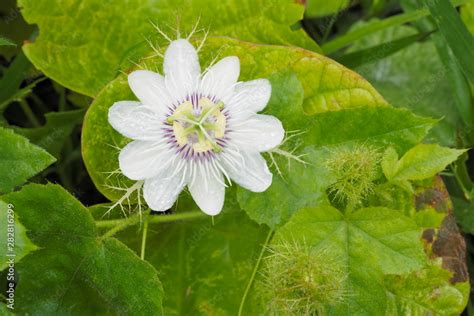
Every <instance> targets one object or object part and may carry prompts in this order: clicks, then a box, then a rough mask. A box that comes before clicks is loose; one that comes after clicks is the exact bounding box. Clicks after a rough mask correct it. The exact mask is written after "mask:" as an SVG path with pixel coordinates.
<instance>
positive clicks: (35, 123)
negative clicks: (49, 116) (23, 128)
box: [19, 100, 41, 127]
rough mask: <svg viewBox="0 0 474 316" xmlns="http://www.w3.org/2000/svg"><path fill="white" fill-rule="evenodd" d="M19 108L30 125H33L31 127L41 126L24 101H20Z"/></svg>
mask: <svg viewBox="0 0 474 316" xmlns="http://www.w3.org/2000/svg"><path fill="white" fill-rule="evenodd" d="M19 102H20V106H21V109H22V110H23V112H24V113H25V115H26V117H27V118H28V120H29V121H30V123H31V124H32V125H33V127H40V126H41V124H40V122H39V121H38V119H37V118H36V116H35V115H34V114H33V111H32V110H31V108H30V106H29V105H28V103H27V102H26V101H25V100H20V101H19Z"/></svg>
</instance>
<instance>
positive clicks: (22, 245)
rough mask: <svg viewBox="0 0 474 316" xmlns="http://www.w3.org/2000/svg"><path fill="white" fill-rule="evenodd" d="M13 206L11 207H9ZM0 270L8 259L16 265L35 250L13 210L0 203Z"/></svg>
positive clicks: (4, 266)
mask: <svg viewBox="0 0 474 316" xmlns="http://www.w3.org/2000/svg"><path fill="white" fill-rule="evenodd" d="M10 206H13V205H10ZM0 219H1V221H0V222H1V223H2V225H1V226H0V236H2V238H1V239H0V258H3V259H2V262H1V263H0V270H3V269H5V268H6V267H8V264H9V263H8V262H7V260H8V259H11V260H14V262H15V263H18V262H19V261H20V260H21V259H22V258H23V257H24V256H26V255H27V254H28V253H30V252H32V251H34V250H36V249H37V248H38V247H36V246H35V245H34V244H33V243H32V242H31V240H30V239H29V238H28V236H27V235H26V229H25V227H24V226H23V225H22V224H21V223H20V221H19V220H18V217H17V216H16V214H15V209H14V208H13V207H9V206H8V205H7V204H6V203H5V202H2V201H0Z"/></svg>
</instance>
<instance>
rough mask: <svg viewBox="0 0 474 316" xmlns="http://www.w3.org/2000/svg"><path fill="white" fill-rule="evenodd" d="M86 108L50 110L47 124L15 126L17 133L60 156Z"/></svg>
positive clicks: (57, 156)
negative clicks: (29, 126)
mask: <svg viewBox="0 0 474 316" xmlns="http://www.w3.org/2000/svg"><path fill="white" fill-rule="evenodd" d="M84 114H85V111H84V110H82V109H81V110H73V111H67V112H50V113H47V114H46V115H45V117H46V124H45V125H44V126H41V127H37V128H19V127H16V128H14V130H15V132H16V133H17V134H20V135H23V136H25V137H27V138H28V139H29V140H30V141H31V142H32V143H34V144H36V145H38V146H40V147H42V148H44V149H45V150H47V151H48V152H49V153H51V154H52V155H53V156H55V157H56V158H59V155H60V152H61V148H62V147H63V144H64V142H65V141H66V139H67V138H68V137H69V135H70V134H71V132H72V130H73V129H74V127H75V126H76V125H78V124H79V123H81V122H82V119H83V117H84Z"/></svg>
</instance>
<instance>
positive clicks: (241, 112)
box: [109, 39, 285, 215]
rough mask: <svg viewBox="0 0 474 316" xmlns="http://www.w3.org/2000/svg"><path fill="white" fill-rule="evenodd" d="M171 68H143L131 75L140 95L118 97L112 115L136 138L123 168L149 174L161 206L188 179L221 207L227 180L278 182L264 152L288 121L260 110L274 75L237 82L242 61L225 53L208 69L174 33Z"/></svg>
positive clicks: (251, 186) (148, 197) (150, 199)
mask: <svg viewBox="0 0 474 316" xmlns="http://www.w3.org/2000/svg"><path fill="white" fill-rule="evenodd" d="M163 68H164V76H161V75H160V74H158V73H155V72H152V71H148V70H137V71H134V72H132V73H130V75H129V76H128V83H129V85H130V88H131V89H132V91H133V93H134V94H135V95H136V96H137V98H138V99H139V100H140V101H139V102H135V101H120V102H116V103H115V104H114V105H113V106H112V107H111V108H110V110H109V122H110V124H111V125H112V126H113V128H114V129H116V130H117V131H118V132H119V133H121V134H122V135H124V136H126V137H128V138H131V139H133V141H132V142H131V143H129V144H128V145H127V146H125V147H124V148H123V149H122V150H121V152H120V155H119V164H120V170H121V171H122V173H123V174H124V175H125V176H127V177H128V178H130V179H132V180H144V186H143V195H144V198H145V201H146V202H147V204H148V206H149V207H150V208H151V209H153V210H155V211H165V210H167V209H169V208H170V207H171V206H172V205H173V204H174V202H175V201H176V199H177V198H178V195H179V193H180V192H181V191H182V190H183V189H184V187H185V186H188V189H189V192H190V193H191V196H192V197H193V199H194V201H195V202H196V204H197V205H198V206H199V208H200V209H201V210H202V211H204V212H205V213H206V214H209V215H216V214H218V213H219V212H220V211H221V210H222V207H223V204H224V195H225V187H226V181H225V180H227V182H228V183H230V181H231V179H232V180H233V181H235V182H236V183H238V184H239V185H241V186H242V187H244V188H246V189H248V190H250V191H253V192H262V191H265V190H266V189H267V188H268V187H269V186H270V184H271V182H272V174H271V173H270V171H269V169H268V167H267V164H266V161H265V159H264V158H263V157H262V156H261V155H260V152H263V151H268V150H270V149H272V148H274V147H276V146H278V145H279V144H280V143H281V142H282V140H283V137H284V133H285V131H284V129H283V127H282V124H281V122H280V121H279V120H278V119H277V118H275V117H273V116H270V115H262V114H257V112H259V111H261V110H263V108H265V106H266V105H267V103H268V100H269V98H270V94H271V85H270V83H269V81H268V80H266V79H257V80H252V81H247V82H237V80H238V77H239V72H240V63H239V59H238V58H237V57H234V56H231V57H225V58H223V59H221V60H220V61H219V62H217V63H216V64H215V65H213V66H212V67H210V68H209V69H208V70H207V71H206V72H205V73H204V74H202V75H201V68H200V66H199V59H198V55H197V52H196V49H195V48H194V47H193V46H192V45H191V44H190V43H189V42H188V41H187V40H184V39H178V40H176V41H172V42H171V43H170V45H169V47H168V49H167V50H166V53H165V56H164V65H163Z"/></svg>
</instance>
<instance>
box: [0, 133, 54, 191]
mask: <svg viewBox="0 0 474 316" xmlns="http://www.w3.org/2000/svg"><path fill="white" fill-rule="evenodd" d="M0 161H1V162H2V163H1V164H0V174H1V175H2V176H1V177H0V192H8V191H10V190H12V189H13V188H14V187H15V186H17V185H20V184H22V183H24V182H25V181H26V180H27V179H28V178H30V177H32V176H34V175H35V174H37V173H38V172H40V171H42V170H43V169H45V168H46V167H48V166H49V165H50V164H52V163H53V162H54V161H55V159H54V157H53V156H51V155H50V154H48V153H47V152H46V151H45V150H43V149H41V148H40V147H38V146H36V145H33V144H31V143H30V142H29V141H28V139H26V138H25V137H23V136H20V135H16V134H15V133H13V131H12V130H10V129H5V128H2V127H0Z"/></svg>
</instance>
